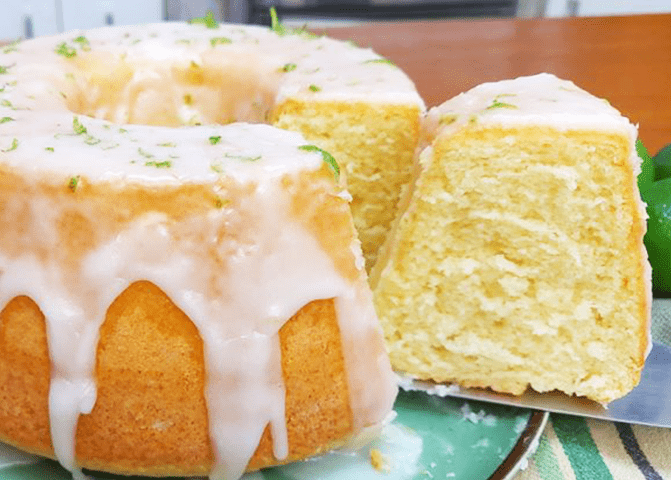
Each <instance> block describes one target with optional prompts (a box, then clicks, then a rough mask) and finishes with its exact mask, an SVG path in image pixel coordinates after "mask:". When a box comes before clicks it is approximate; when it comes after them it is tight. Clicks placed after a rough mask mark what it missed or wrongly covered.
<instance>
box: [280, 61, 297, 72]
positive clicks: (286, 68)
mask: <svg viewBox="0 0 671 480" xmlns="http://www.w3.org/2000/svg"><path fill="white" fill-rule="evenodd" d="M296 68H298V65H296V64H295V63H287V64H285V65H284V66H283V67H282V68H281V70H282V71H283V72H286V73H289V72H293V71H294V70H296Z"/></svg>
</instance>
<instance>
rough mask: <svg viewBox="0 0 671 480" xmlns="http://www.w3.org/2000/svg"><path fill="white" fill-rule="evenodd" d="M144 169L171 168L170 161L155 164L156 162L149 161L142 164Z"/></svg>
mask: <svg viewBox="0 0 671 480" xmlns="http://www.w3.org/2000/svg"><path fill="white" fill-rule="evenodd" d="M144 166H145V167H155V168H170V167H172V162H171V161H170V160H163V161H162V162H157V161H156V160H149V161H147V162H144Z"/></svg>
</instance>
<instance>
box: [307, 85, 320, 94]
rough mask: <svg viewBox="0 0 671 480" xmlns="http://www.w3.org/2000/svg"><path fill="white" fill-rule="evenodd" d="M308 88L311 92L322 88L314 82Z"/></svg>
mask: <svg viewBox="0 0 671 480" xmlns="http://www.w3.org/2000/svg"><path fill="white" fill-rule="evenodd" d="M308 88H309V89H310V91H311V92H321V90H322V89H321V87H320V86H318V85H315V84H314V83H313V84H311V85H310V86H309V87H308Z"/></svg>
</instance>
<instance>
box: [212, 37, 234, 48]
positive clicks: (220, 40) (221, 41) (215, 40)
mask: <svg viewBox="0 0 671 480" xmlns="http://www.w3.org/2000/svg"><path fill="white" fill-rule="evenodd" d="M229 43H233V40H231V39H230V38H228V37H212V38H210V45H212V46H213V47H216V46H217V45H226V44H229Z"/></svg>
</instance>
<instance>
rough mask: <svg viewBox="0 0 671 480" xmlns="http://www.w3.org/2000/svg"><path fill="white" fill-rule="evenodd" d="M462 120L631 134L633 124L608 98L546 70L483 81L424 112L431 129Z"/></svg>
mask: <svg viewBox="0 0 671 480" xmlns="http://www.w3.org/2000/svg"><path fill="white" fill-rule="evenodd" d="M467 123H474V124H477V125H485V126H490V125H500V126H503V127H516V126H523V125H543V126H550V127H553V128H555V129H557V130H560V131H566V130H575V129H581V130H582V129H588V130H597V131H617V132H621V133H624V134H625V135H627V136H630V137H633V138H634V139H635V138H636V128H635V127H634V126H633V125H632V124H631V123H630V122H629V120H628V119H627V118H625V117H624V116H622V115H621V114H620V112H618V111H617V110H616V109H615V108H614V107H613V106H611V105H610V104H609V103H608V101H607V100H604V99H600V98H597V97H595V96H594V95H592V94H590V93H588V92H586V91H585V90H583V89H581V88H579V87H578V86H576V85H575V84H574V83H573V82H571V81H568V80H562V79H560V78H557V77H556V76H554V75H552V74H549V73H540V74H537V75H532V76H527V77H519V78H515V79H511V80H502V81H499V82H490V83H483V84H481V85H478V86H476V87H474V88H472V89H471V90H469V91H467V92H464V93H462V94H460V95H457V96H456V97H454V98H452V99H450V100H447V101H446V102H444V103H443V104H441V105H440V106H438V107H434V108H433V109H431V111H430V112H429V114H428V122H427V124H428V125H429V127H428V128H430V129H433V130H434V131H435V129H437V128H440V129H444V131H445V132H449V131H455V130H456V129H458V128H461V127H462V126H463V125H464V124H467Z"/></svg>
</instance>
